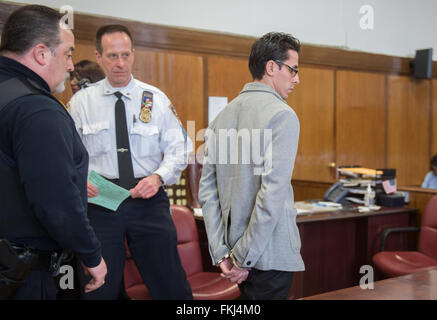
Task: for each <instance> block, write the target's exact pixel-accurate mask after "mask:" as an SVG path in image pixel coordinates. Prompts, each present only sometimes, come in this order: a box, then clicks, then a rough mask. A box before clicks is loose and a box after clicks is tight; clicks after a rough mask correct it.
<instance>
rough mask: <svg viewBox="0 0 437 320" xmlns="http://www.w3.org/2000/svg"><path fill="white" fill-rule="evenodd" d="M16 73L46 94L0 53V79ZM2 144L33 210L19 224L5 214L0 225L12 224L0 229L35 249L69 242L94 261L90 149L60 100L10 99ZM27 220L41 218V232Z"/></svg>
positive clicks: (0, 130)
mask: <svg viewBox="0 0 437 320" xmlns="http://www.w3.org/2000/svg"><path fill="white" fill-rule="evenodd" d="M14 77H16V78H24V79H30V80H31V81H33V82H34V83H36V84H37V85H38V86H39V87H40V89H42V90H44V91H45V92H46V94H47V95H50V88H49V86H48V84H47V83H46V82H45V81H44V80H43V79H42V78H41V77H40V76H38V75H37V74H36V73H35V72H33V71H32V70H30V69H29V68H27V67H25V66H24V65H22V64H20V63H18V62H17V61H15V60H13V59H9V58H6V57H0V83H1V82H3V81H6V80H8V79H10V78H14ZM0 94H1V92H0ZM0 150H1V151H3V152H4V153H5V154H6V155H7V156H8V157H10V158H12V159H14V161H15V164H16V166H17V169H18V174H19V179H20V183H21V184H22V185H23V186H24V190H25V197H26V199H27V200H28V203H29V205H30V208H31V212H32V215H33V217H31V219H29V220H28V219H27V217H25V218H26V219H24V220H25V221H23V223H22V225H19V224H17V223H16V221H14V217H12V218H11V217H10V216H9V218H8V219H9V220H7V221H5V222H4V223H3V225H9V226H10V227H9V229H7V230H5V228H2V227H1V226H0V235H2V233H3V236H6V237H7V238H8V239H10V240H13V241H14V242H18V243H22V244H25V245H28V246H32V247H34V248H38V249H45V250H47V249H48V250H52V249H56V248H68V249H71V250H73V252H75V253H76V254H77V255H78V256H79V258H80V259H82V260H83V262H84V264H85V265H86V266H88V267H95V266H97V265H98V264H99V263H100V260H101V246H100V242H99V241H98V239H97V238H96V235H95V233H94V230H93V229H92V228H91V226H90V224H89V221H88V218H87V215H86V208H87V189H86V183H87V182H86V181H87V173H88V153H87V151H86V149H85V147H84V146H83V144H82V142H81V140H80V138H79V135H78V134H77V132H76V129H75V125H74V122H73V120H72V118H71V117H70V115H69V114H68V112H67V111H66V110H65V109H64V108H63V106H62V105H61V104H60V103H58V102H56V101H55V100H53V99H52V98H50V97H48V96H46V95H29V96H25V97H21V98H18V99H16V100H14V101H13V102H11V103H10V104H9V105H8V106H7V107H6V108H5V109H3V111H2V112H1V113H0ZM1 161H2V160H1V159H0V165H5V163H1ZM0 183H1V184H4V183H6V184H7V181H0ZM3 190H5V189H4V188H3ZM6 201H7V199H6ZM4 207H7V206H5V205H4V204H3V205H2V204H1V203H0V220H1V219H2V218H3V219H6V217H7V215H8V214H10V213H8V212H5V211H6V210H4V209H3V208H4ZM2 211H3V212H2ZM9 211H13V210H9ZM32 219H33V220H32ZM10 221H13V223H12V224H8V223H6V222H10ZM29 221H33V222H31V223H34V224H39V225H38V226H37V225H35V226H32V227H36V230H38V229H39V230H42V231H43V232H42V236H41V237H35V235H34V234H32V233H31V232H29V231H28V230H30V228H27V227H26V226H24V225H23V224H25V223H27V224H29ZM0 223H1V222H0ZM14 223H15V225H14ZM34 229H35V228H34ZM5 233H6V234H5Z"/></svg>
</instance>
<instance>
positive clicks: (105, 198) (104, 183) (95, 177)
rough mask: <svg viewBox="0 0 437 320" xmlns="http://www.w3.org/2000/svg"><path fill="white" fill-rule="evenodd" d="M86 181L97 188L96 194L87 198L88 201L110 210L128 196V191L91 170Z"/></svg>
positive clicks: (115, 208)
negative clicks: (97, 192)
mask: <svg viewBox="0 0 437 320" xmlns="http://www.w3.org/2000/svg"><path fill="white" fill-rule="evenodd" d="M88 182H89V183H91V184H92V185H94V186H95V187H96V188H97V189H98V190H99V194H98V195H97V196H95V197H92V198H88V202H89V203H94V204H96V205H99V206H101V207H104V208H107V209H110V210H112V211H117V209H118V207H119V206H120V204H121V203H122V202H123V201H124V200H126V199H127V198H128V197H130V192H129V191H128V190H126V189H124V188H122V187H119V186H117V185H116V184H114V183H112V182H111V181H108V180H106V179H105V178H103V177H102V176H101V175H99V174H98V173H97V172H95V171H93V170H91V172H90V173H89V174H88Z"/></svg>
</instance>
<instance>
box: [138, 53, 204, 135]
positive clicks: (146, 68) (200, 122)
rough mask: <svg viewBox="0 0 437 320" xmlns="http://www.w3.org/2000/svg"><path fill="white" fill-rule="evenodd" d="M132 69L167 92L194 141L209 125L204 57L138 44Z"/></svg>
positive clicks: (146, 80)
mask: <svg viewBox="0 0 437 320" xmlns="http://www.w3.org/2000/svg"><path fill="white" fill-rule="evenodd" d="M132 73H133V75H134V77H135V78H137V79H138V80H141V81H144V82H146V83H148V84H151V85H153V86H156V87H158V88H159V89H161V90H162V91H163V92H164V93H165V94H166V95H167V97H168V98H169V99H170V100H171V102H172V104H173V106H174V107H175V109H176V111H177V113H178V115H179V117H180V120H181V122H182V124H183V125H184V127H185V129H186V130H187V133H188V135H189V136H190V138H191V139H192V141H193V143H194V142H195V140H196V136H195V135H196V131H197V130H199V129H201V128H203V127H204V125H205V124H204V109H205V108H204V105H203V104H204V84H203V80H204V79H203V73H204V70H203V59H202V57H201V56H197V55H189V54H179V53H169V52H165V51H152V50H148V49H145V48H137V49H136V51H135V64H134V67H133V71H132ZM193 125H194V126H193Z"/></svg>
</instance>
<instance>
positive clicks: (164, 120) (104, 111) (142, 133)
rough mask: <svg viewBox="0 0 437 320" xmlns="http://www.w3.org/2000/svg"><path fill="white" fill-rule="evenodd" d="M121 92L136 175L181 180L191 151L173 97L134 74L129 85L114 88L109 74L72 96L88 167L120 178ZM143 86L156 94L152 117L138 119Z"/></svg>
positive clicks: (173, 181) (171, 182) (73, 108)
mask: <svg viewBox="0 0 437 320" xmlns="http://www.w3.org/2000/svg"><path fill="white" fill-rule="evenodd" d="M117 91H119V92H121V93H122V94H123V96H122V99H123V101H124V103H125V108H126V121H127V128H128V132H129V143H130V148H131V156H132V164H133V169H134V176H135V178H142V177H146V176H150V175H151V174H153V173H156V174H159V175H160V176H161V178H162V179H163V181H164V183H165V184H167V185H170V184H174V183H176V182H177V181H178V180H179V177H180V174H181V172H182V171H183V170H184V169H185V168H186V166H187V159H188V154H189V153H190V152H191V151H192V150H193V144H192V141H191V139H190V138H189V137H188V136H187V134H186V131H185V129H184V128H183V126H182V124H181V123H180V121H179V120H178V119H177V118H176V116H175V115H174V114H173V112H172V111H171V102H170V100H169V99H168V98H167V96H166V95H165V94H164V93H163V92H162V91H161V90H159V89H158V88H156V87H153V86H151V85H148V84H146V83H143V82H141V81H138V80H136V79H134V78H133V77H132V78H131V81H130V82H129V84H128V85H127V86H126V87H122V88H113V87H112V86H111V85H110V83H109V81H108V80H107V79H106V78H105V79H103V80H101V81H99V82H97V83H96V84H94V85H93V86H90V87H88V88H85V89H82V90H79V91H78V92H77V93H76V94H75V95H73V97H72V98H71V100H70V113H71V116H72V117H73V119H74V121H75V123H76V128H77V131H78V132H79V135H80V137H81V138H82V141H83V143H84V145H85V147H86V148H87V150H88V153H89V156H90V163H89V170H94V171H96V172H97V173H99V174H101V175H102V176H104V177H106V178H108V179H118V178H119V175H118V160H117V147H116V138H115V117H114V107H115V102H116V101H117V97H116V96H115V95H114V93H115V92H117ZM143 91H148V92H151V93H153V106H152V116H151V121H150V122H147V123H146V122H143V121H141V120H140V111H141V99H142V96H143Z"/></svg>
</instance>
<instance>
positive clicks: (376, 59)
mask: <svg viewBox="0 0 437 320" xmlns="http://www.w3.org/2000/svg"><path fill="white" fill-rule="evenodd" d="M18 7H19V5H17V4H12V3H0V29H3V24H4V22H5V20H6V18H7V17H8V16H9V15H10V13H11V12H13V11H14V10H15V9H17V8H18ZM111 23H121V24H124V25H126V26H127V27H128V28H129V30H130V31H131V33H132V37H133V38H134V45H135V46H140V47H145V48H153V49H162V50H174V51H183V52H190V53H196V54H214V55H224V56H231V57H241V58H248V56H249V53H250V49H251V46H252V43H253V42H254V41H255V39H256V38H254V37H249V36H238V35H231V34H225V33H218V32H206V31H199V30H194V29H187V28H176V27H169V26H162V25H155V24H148V23H143V22H137V21H130V20H123V19H117V18H113V17H104V16H98V15H90V14H82V13H76V14H75V16H74V25H75V30H74V33H75V35H76V38H77V39H80V40H81V41H83V40H85V41H92V42H93V41H94V37H95V33H96V31H97V29H98V27H99V26H101V25H104V24H111ZM300 62H301V63H302V64H311V65H319V66H326V67H332V68H340V69H351V70H361V71H370V72H384V73H390V74H402V75H407V74H409V73H410V69H409V59H408V58H401V57H395V56H388V55H381V54H372V53H364V52H357V51H349V50H344V49H338V48H331V47H325V46H315V45H305V44H303V45H302V50H301V54H300ZM433 70H434V71H433V77H436V78H437V62H433Z"/></svg>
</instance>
